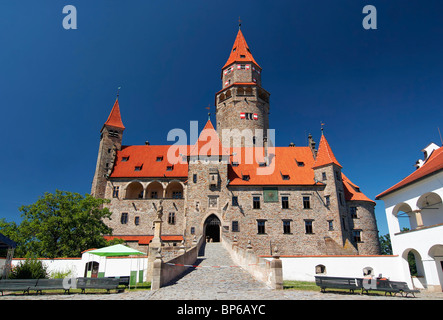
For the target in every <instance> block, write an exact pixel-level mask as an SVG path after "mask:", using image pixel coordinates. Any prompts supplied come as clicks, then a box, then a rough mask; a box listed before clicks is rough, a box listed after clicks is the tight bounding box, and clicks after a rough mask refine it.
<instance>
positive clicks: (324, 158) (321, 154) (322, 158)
mask: <svg viewBox="0 0 443 320" xmlns="http://www.w3.org/2000/svg"><path fill="white" fill-rule="evenodd" d="M331 163H334V164H336V165H338V166H339V167H340V168H341V167H342V166H341V165H340V163H339V162H338V161H337V159H336V158H335V156H334V153H333V152H332V149H331V147H330V146H329V143H328V141H327V140H326V137H325V136H324V135H323V134H322V135H321V138H320V144H319V146H318V152H317V157H316V159H315V163H314V166H313V168H318V167H321V166H324V165H327V164H331Z"/></svg>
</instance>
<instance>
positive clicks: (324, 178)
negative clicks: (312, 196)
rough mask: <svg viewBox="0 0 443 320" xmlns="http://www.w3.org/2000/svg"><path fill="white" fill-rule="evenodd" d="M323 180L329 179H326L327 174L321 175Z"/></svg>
mask: <svg viewBox="0 0 443 320" xmlns="http://www.w3.org/2000/svg"><path fill="white" fill-rule="evenodd" d="M321 178H322V180H323V181H325V180H327V178H326V172H322V173H321Z"/></svg>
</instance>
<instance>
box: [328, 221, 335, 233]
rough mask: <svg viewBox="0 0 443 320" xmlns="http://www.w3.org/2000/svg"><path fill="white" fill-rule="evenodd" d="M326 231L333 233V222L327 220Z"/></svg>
mask: <svg viewBox="0 0 443 320" xmlns="http://www.w3.org/2000/svg"><path fill="white" fill-rule="evenodd" d="M328 230H329V231H334V222H333V220H328Z"/></svg>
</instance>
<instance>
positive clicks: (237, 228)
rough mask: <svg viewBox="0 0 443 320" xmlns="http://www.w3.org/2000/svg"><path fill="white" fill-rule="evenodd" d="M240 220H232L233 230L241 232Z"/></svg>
mask: <svg viewBox="0 0 443 320" xmlns="http://www.w3.org/2000/svg"><path fill="white" fill-rule="evenodd" d="M239 231H240V229H239V227H238V221H232V232H239Z"/></svg>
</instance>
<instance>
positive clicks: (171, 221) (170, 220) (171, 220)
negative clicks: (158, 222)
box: [168, 212, 175, 224]
mask: <svg viewBox="0 0 443 320" xmlns="http://www.w3.org/2000/svg"><path fill="white" fill-rule="evenodd" d="M168 223H169V224H175V212H169V215H168Z"/></svg>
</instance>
